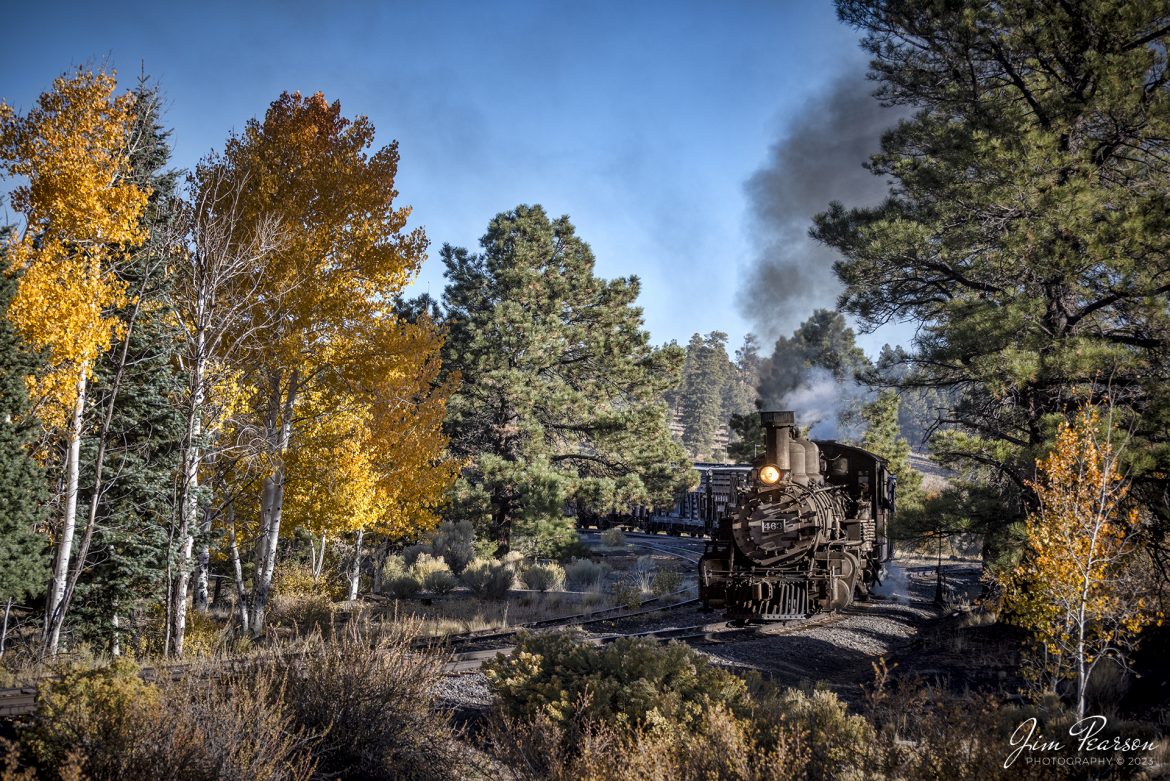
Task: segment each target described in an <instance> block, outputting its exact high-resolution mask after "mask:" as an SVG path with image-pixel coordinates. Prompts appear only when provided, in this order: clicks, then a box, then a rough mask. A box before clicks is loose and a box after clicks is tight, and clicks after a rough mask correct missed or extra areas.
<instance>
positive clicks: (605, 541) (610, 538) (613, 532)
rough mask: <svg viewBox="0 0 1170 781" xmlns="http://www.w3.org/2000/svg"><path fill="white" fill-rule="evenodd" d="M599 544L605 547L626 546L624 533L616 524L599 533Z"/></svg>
mask: <svg viewBox="0 0 1170 781" xmlns="http://www.w3.org/2000/svg"><path fill="white" fill-rule="evenodd" d="M601 544H602V545H604V546H605V547H607V548H624V547H626V533H625V532H624V531H622V530H621V529H620V528H618V527H617V526H615V527H613V528H612V529H606V530H605V531H603V532H602V533H601Z"/></svg>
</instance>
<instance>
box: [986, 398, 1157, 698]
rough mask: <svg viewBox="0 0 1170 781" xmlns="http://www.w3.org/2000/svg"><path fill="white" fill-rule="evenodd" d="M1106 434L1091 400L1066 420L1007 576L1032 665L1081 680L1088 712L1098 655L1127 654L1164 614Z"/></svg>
mask: <svg viewBox="0 0 1170 781" xmlns="http://www.w3.org/2000/svg"><path fill="white" fill-rule="evenodd" d="M1103 432H1104V433H1103ZM1109 432H1110V426H1109V425H1108V423H1107V422H1103V421H1102V419H1101V415H1100V412H1099V411H1098V409H1097V408H1096V407H1094V406H1092V405H1086V406H1085V407H1084V408H1083V409H1082V410H1081V411H1080V412H1079V413H1078V415H1077V417H1076V419H1075V420H1074V421H1073V422H1072V423H1071V424H1070V423H1062V424H1061V425H1060V427H1059V430H1058V432H1057V437H1056V444H1055V447H1054V448H1053V449H1052V452H1050V453H1049V454H1048V455H1047V456H1046V457H1044V458H1043V459H1041V460H1040V461H1039V462H1038V463H1037V470H1038V473H1039V477H1038V479H1037V480H1036V481H1034V482H1033V483H1031V486H1032V488H1033V490H1035V491H1036V496H1037V498H1038V500H1039V505H1040V509H1039V510H1037V511H1036V512H1034V513H1032V514H1031V515H1030V516H1029V517H1028V519H1027V549H1026V551H1025V554H1024V557H1023V559H1022V561H1021V562H1020V564H1019V565H1018V566H1017V567H1016V568H1015V569H1014V570H1013V571H1011V572H1010V573H1008V574H1007V575H1006V576H1005V577H1003V578H1002V579H1001V581H1000V585H1001V586H1002V587H1003V597H1002V598H1003V602H1004V607H1005V608H1006V610H1007V611H1008V612H1009V614H1010V615H1011V616H1012V618H1013V619H1014V621H1015V622H1016V623H1018V624H1020V625H1021V626H1023V627H1025V628H1027V629H1029V630H1031V632H1032V633H1033V636H1034V637H1035V639H1036V641H1037V643H1038V644H1039V647H1040V650H1041V651H1042V652H1043V653H1041V654H1039V655H1038V660H1037V663H1036V665H1035V667H1034V669H1033V670H1032V672H1033V673H1034V675H1035V676H1036V677H1037V678H1038V679H1041V680H1043V681H1045V682H1049V683H1053V684H1055V683H1056V682H1059V681H1060V680H1065V679H1071V680H1073V681H1075V683H1076V695H1077V696H1076V699H1077V704H1078V710H1079V711H1081V712H1082V714H1083V708H1084V690H1085V685H1086V683H1087V681H1088V677H1089V675H1090V674H1091V672H1092V669H1093V667H1094V666H1095V665H1096V664H1097V662H1098V661H1100V660H1101V659H1103V658H1107V657H1114V658H1115V659H1118V660H1119V661H1122V660H1123V659H1124V653H1125V651H1127V650H1128V649H1130V648H1131V647H1132V646H1133V644H1134V642H1135V640H1136V636H1137V635H1138V633H1140V632H1141V631H1142V629H1143V628H1145V627H1146V626H1148V625H1150V624H1151V623H1153V622H1155V621H1160V620H1161V616H1160V615H1159V614H1158V612H1157V610H1156V609H1155V607H1154V605H1153V601H1152V599H1151V598H1150V595H1151V591H1150V588H1149V587H1150V583H1151V581H1150V579H1149V577H1148V575H1149V566H1148V562H1146V561H1145V560H1144V557H1143V554H1142V551H1141V548H1140V546H1139V544H1138V540H1139V536H1138V535H1139V533H1140V529H1141V517H1140V513H1139V510H1138V508H1137V507H1135V506H1133V505H1132V503H1130V502H1127V497H1128V495H1129V483H1128V482H1127V481H1126V480H1125V479H1124V477H1123V476H1122V474H1121V473H1120V472H1119V470H1118V452H1117V450H1116V449H1115V448H1114V446H1113V443H1112V441H1111V438H1110V436H1109Z"/></svg>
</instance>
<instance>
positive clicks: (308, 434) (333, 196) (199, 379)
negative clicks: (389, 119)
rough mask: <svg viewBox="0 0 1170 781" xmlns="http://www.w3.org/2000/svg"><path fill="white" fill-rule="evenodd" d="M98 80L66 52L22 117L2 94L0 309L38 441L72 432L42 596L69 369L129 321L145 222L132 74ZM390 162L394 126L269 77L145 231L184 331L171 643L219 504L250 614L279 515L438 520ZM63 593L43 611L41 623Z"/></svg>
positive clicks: (436, 422) (72, 388) (60, 571)
mask: <svg viewBox="0 0 1170 781" xmlns="http://www.w3.org/2000/svg"><path fill="white" fill-rule="evenodd" d="M116 87H117V85H116V81H115V78H114V76H113V75H110V74H106V73H102V72H100V71H99V72H96V73H95V72H89V71H84V70H82V71H78V72H77V73H75V74H74V75H72V76H64V77H61V78H59V79H57V81H56V82H55V83H54V85H53V89H52V90H51V91H49V92H46V93H45V94H44V95H42V96H41V97H40V99H39V100H38V101H37V103H36V105H35V106H34V107H33V108H32V109H31V110H30V111H29V112H28V113H27V114H26V115H24V116H20V115H18V114H17V113H16V112H15V111H14V110H13V109H12V108H11V107H9V106H7V105H6V104H0V166H2V168H0V170H3V172H4V173H5V174H7V175H9V176H15V177H24V178H25V179H26V181H27V183H26V184H23V185H21V186H19V187H17V188H16V189H15V190H14V192H13V195H12V203H13V206H14V207H15V208H16V209H17V211H19V212H20V214H21V216H22V217H23V222H24V225H23V227H22V230H21V231H20V232H18V233H16V234H14V235H12V236H10V238H9V240H8V242H7V246H6V247H5V248H4V253H5V261H6V266H7V268H6V271H7V273H10V274H13V275H15V276H17V278H18V289H17V293H16V295H15V297H14V299H13V301H12V303H11V305H10V307H9V310H8V317H9V319H10V320H11V321H12V323H13V324H14V326H15V327H16V328H17V330H18V331H19V333H20V334H21V336H22V337H23V339H24V340H25V341H26V342H27V343H28V344H29V345H30V346H31V347H32V348H34V349H35V350H37V351H38V353H39V354H40V355H41V356H42V358H41V364H40V366H39V368H38V370H37V371H36V373H35V374H34V375H33V376H31V377H29V378H28V383H29V386H30V390H31V398H32V399H33V400H34V403H35V411H36V415H37V417H38V419H39V421H40V422H41V424H42V426H43V428H44V430H45V436H44V437H43V441H45V442H46V443H49V444H51V445H52V446H51V447H48V448H45V450H44V451H43V453H42V455H43V456H44V457H46V458H48V457H49V454H51V453H58V452H60V450H59V449H58V447H57V445H58V444H60V443H66V444H67V445H68V446H67V447H66V448H65V450H66V452H67V455H66V464H65V469H64V470H62V471H63V474H65V476H66V480H65V486H66V487H65V488H64V489H63V491H62V496H61V497H60V498H62V499H64V502H63V504H62V506H63V507H64V508H65V509H64V511H63V514H62V517H61V519H60V523H59V524H57V526H59V528H60V530H61V531H60V532H59V534H57V535H56V536H57V537H58V543H57V551H56V553H57V564H56V568H55V574H54V583H55V585H54V591H53V594H52V595H51V598H50V612H51V613H52V612H53V610H54V607H53V606H55V605H61V598H60V593H59V592H61V591H62V590H63V588H62V587H61V586H60V584H62V583H64V580H65V573H66V571H67V570H69V569H70V568H71V567H72V568H73V569H74V571H81V570H83V569H84V567H85V562H80V561H79V562H76V563H71V557H72V559H77V558H80V557H79V556H75V555H73V554H72V552H71V540H72V536H73V534H74V528H75V524H76V522H77V514H76V504H77V495H78V491H79V489H78V485H79V477H80V475H79V472H80V471H83V469H84V465H83V464H82V463H81V461H80V459H79V446H78V443H79V441H80V439H81V437H82V436H83V432H84V431H86V430H88V429H87V428H86V425H87V420H86V416H87V415H89V414H91V412H90V411H87V407H86V384H87V382H88V381H89V380H90V378H91V377H92V374H93V369H94V364H95V362H97V361H98V359H99V358H101V357H102V355H103V354H104V353H106V352H107V351H108V350H109V349H110V347H111V345H112V344H114V343H115V342H116V341H118V340H121V339H123V337H125V336H126V335H127V334H129V333H130V328H131V327H132V326H131V325H130V324H128V323H126V322H123V320H122V319H120V317H121V316H120V314H119V312H120V310H122V309H123V308H125V306H126V305H127V303H128V299H129V298H130V297H131V292H130V291H128V290H127V285H126V283H125V282H124V281H123V279H122V278H121V277H120V275H119V269H120V268H122V267H123V266H124V265H125V264H127V263H129V264H131V265H132V264H133V262H134V260H133V258H134V257H135V255H134V253H135V251H136V248H137V247H139V246H141V245H143V243H144V242H146V241H147V240H148V239H150V238H152V237H151V235H150V233H149V229H148V228H147V225H148V220H147V219H146V218H145V216H144V215H145V211H146V208H147V206H148V204H149V203H150V198H151V196H152V193H151V191H150V190H149V189H148V188H146V187H143V186H140V185H138V184H136V183H135V182H134V181H133V176H132V171H131V168H132V166H131V159H132V153H133V150H134V148H135V147H134V144H135V143H136V139H135V138H134V137H133V136H134V133H135V132H136V131H135V128H136V127H139V128H140V127H141V126H140V124H139V125H136V116H135V102H134V97H133V95H121V96H119V95H116V94H115V93H116ZM397 165H398V150H397V146H396V145H395V144H389V145H387V146H384V147H381V148H374V128H373V126H372V125H371V124H370V123H369V121H368V120H366V119H365V118H364V117H356V118H353V119H349V118H346V117H344V116H343V115H342V114H341V106H340V104H339V103H336V102H334V103H332V104H330V103H329V102H328V101H326V100H325V98H324V96H322V95H321V94H315V95H312V96H309V97H303V96H301V95H300V94H299V93H292V94H289V93H285V94H283V95H281V96H280V98H278V99H277V100H276V101H274V102H273V103H272V104H271V106H270V107H269V109H268V111H267V113H266V115H265V117H264V119H263V121H259V120H252V121H250V122H248V123H247V125H246V127H245V129H244V131H243V132H242V133H241V134H239V135H233V136H231V137H229V139H228V141H227V143H226V145H225V148H224V152H223V153H222V154H221V155H211V156H209V157H208V158H205V159H204V160H203V161H201V163H200V165H199V166H198V168H197V170H196V172H195V175H194V176H192V177H191V178H190V180H189V191H190V192H189V194H190V198H191V202H190V203H189V204H186V205H185V206H184V208H183V209H181V212H182V214H183V215H184V219H185V220H186V221H187V222H186V228H185V230H186V234H185V236H184V237H182V238H180V239H178V241H177V245H178V246H174V247H171V244H174V243H176V242H175V239H174V237H172V236H170V235H168V236H167V237H166V238H165V239H161V240H160V241H161V242H162V243H164V244H166V246H167V249H166V250H165V252H166V253H170V256H168V258H167V260H166V264H165V269H164V271H163V275H164V277H166V278H167V280H168V281H167V282H166V283H165V284H164V285H163V287H164V288H165V289H167V290H168V291H169V292H168V294H167V295H166V296H164V297H163V299H161V300H165V302H166V303H165V304H164V305H165V306H166V307H168V308H169V310H170V311H169V312H167V313H163V316H164V317H166V318H169V319H170V321H172V322H174V323H176V324H177V325H178V326H179V330H180V331H181V332H182V334H183V335H184V336H183V338H182V339H180V340H179V342H180V343H176V344H175V345H173V346H172V348H173V351H174V363H175V364H176V365H177V366H179V367H181V371H183V372H185V373H186V374H188V375H189V377H188V382H187V389H186V391H185V394H184V395H183V398H176V399H174V400H173V402H174V404H175V405H176V407H177V408H181V409H182V411H183V414H184V416H185V417H186V419H187V421H188V422H187V434H186V436H185V439H184V444H183V448H182V455H181V459H180V461H181V462H180V463H176V464H175V473H176V476H177V477H176V479H177V482H178V484H179V486H180V488H179V491H178V495H179V497H180V498H179V500H177V505H178V506H177V507H176V519H177V520H175V521H174V524H175V531H174V537H175V539H176V541H177V542H176V543H175V544H176V546H177V550H175V551H168V554H167V555H168V556H172V557H174V558H175V559H176V565H175V566H176V569H177V571H178V572H179V574H178V575H176V576H175V578H176V579H175V585H174V588H173V590H172V596H171V597H169V598H168V614H173V615H174V616H176V618H175V627H176V628H175V631H174V639H175V646H174V648H175V649H176V650H177V651H178V652H179V653H181V648H182V634H183V620H182V618H181V615H182V612H183V611H184V610H185V607H184V606H185V605H186V600H187V584H186V577H187V573H188V572H189V571H190V570H191V568H192V567H193V566H194V564H193V558H192V557H193V552H192V550H193V548H192V546H193V543H194V539H195V536H196V533H197V531H198V530H199V528H200V527H203V528H204V531H205V532H206V531H213V532H214V531H218V530H219V529H218V528H217V527H218V525H219V524H221V523H222V524H224V528H223V529H222V531H223V532H224V534H226V535H228V536H230V538H231V540H233V543H232V544H233V545H234V544H235V542H234V541H235V540H237V539H243V540H244V541H245V543H246V544H247V543H254V546H253V547H254V549H255V551H256V555H255V560H256V568H255V571H256V576H255V579H254V581H253V589H252V594H251V596H250V600H251V605H250V611H251V621H252V622H253V629H254V630H255V631H259V630H260V629H261V628H262V625H263V611H264V605H265V602H266V600H267V595H268V590H269V588H270V585H271V581H272V575H273V568H274V566H275V563H276V562H275V551H276V541H277V538H278V537H279V536H280V535H281V534H282V533H284V534H287V533H289V532H290V531H291V530H292V529H293V528H295V527H296V526H302V527H304V528H307V529H309V530H310V531H312V532H313V533H314V534H318V535H320V534H325V533H326V532H328V533H329V535H330V536H331V537H336V536H339V535H341V534H343V533H347V532H359V533H361V532H365V533H377V534H384V535H390V536H394V537H401V536H413V535H417V534H418V533H420V532H422V531H425V530H427V529H429V528H430V527H432V526H434V525H435V524H436V523H437V520H438V518H437V510H438V507H439V505H440V504H441V502H442V501H443V497H444V496H445V494H446V491H447V489H448V488H449V487H450V485H451V483H452V482H453V480H454V478H455V474H456V472H457V469H458V463H457V462H455V461H453V460H451V459H449V458H447V457H446V446H447V440H446V437H445V436H444V434H443V430H442V427H443V421H444V418H445V414H446V400H447V397H448V396H449V394H450V390H451V387H450V382H449V381H447V382H440V380H439V370H440V361H439V349H440V347H441V345H442V338H443V337H442V332H441V330H440V328H439V327H438V326H436V325H435V324H434V323H433V322H431V321H430V319H429V318H427V317H425V316H421V317H419V318H418V319H417V321H416V322H408V321H407V320H405V319H402V318H399V317H398V316H396V314H395V312H394V301H395V299H396V298H397V297H398V296H399V294H400V293H401V291H402V289H403V288H404V286H405V285H406V284H407V283H408V282H409V281H410V280H411V279H413V277H414V276H415V275H416V274H417V272H418V269H419V266H420V265H421V263H422V261H423V258H424V257H425V251H426V247H427V239H426V236H425V234H424V233H423V231H422V230H421V229H417V228H416V229H414V230H408V229H407V226H406V223H407V218H408V217H409V215H410V209H409V207H403V206H398V205H396V204H395V202H394V201H395V198H396V197H397V195H398V193H397V191H396V190H395V189H394V177H395V175H396V173H397ZM154 238H156V239H157V238H158V237H154ZM286 489H287V490H286ZM229 505H231V506H230V507H229ZM201 514H202V515H201ZM282 515H283V516H284V520H285V522H284V523H283V524H282ZM223 518H230V519H231V520H230V521H223V520H221V519H223ZM229 525H230V528H228V527H229ZM205 558H206V557H205ZM242 589H243V586H242V584H241V590H242ZM66 602H67V600H66ZM171 603H173V604H174V605H175V606H176V608H175V610H174V611H172V610H171V608H170V607H169V605H170V604H171ZM65 609H67V604H66V606H65V607H58V608H56V610H57V613H58V615H56V616H55V617H53V616H51V617H50V622H51V623H54V622H55V624H56V625H57V627H58V628H59V625H60V623H61V621H62V620H63V616H62V615H61V613H63V612H64V610H65ZM48 647H49V648H50V652H52V651H54V650H55V648H56V636H55V634H54V637H53V639H52V641H51V643H50V644H49V646H48Z"/></svg>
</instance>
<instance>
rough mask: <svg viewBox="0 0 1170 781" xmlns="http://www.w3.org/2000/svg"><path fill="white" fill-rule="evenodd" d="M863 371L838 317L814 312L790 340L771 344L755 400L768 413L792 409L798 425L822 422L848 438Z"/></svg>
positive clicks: (865, 364)
mask: <svg viewBox="0 0 1170 781" xmlns="http://www.w3.org/2000/svg"><path fill="white" fill-rule="evenodd" d="M868 368H869V359H868V358H866V356H865V352H864V351H863V350H862V349H861V348H860V347H858V346H857V343H856V340H855V337H854V333H853V329H852V328H850V327H849V326H848V324H847V323H846V322H845V318H844V317H843V316H842V315H841V313H840V312H835V311H833V310H830V309H818V310H816V311H815V312H813V313H812V315H811V316H810V317H809V318H808V320H806V321H804V322H803V323H801V324H800V327H798V328H797V329H796V331H794V332H793V334H792V336H791V337H785V336H781V337H780V338H779V339H777V340H776V344H775V346H774V348H773V349H772V355H771V356H770V357H769V358H768V359H767V360H765V361H763V362H762V364H761V366H760V370H759V383H760V384H759V395H760V399H761V401H762V403H763V404H764V406H765V407H766V408H769V409H780V408H782V407H788V408H796V409H795V411H796V412H797V413H798V416H799V417H804V418H806V420H804V421H799V422H801V423H802V425H806V426H810V427H811V426H812V425H813V424H815V423H816V422H818V421H819V420H827V421H828V422H829V423H832V424H835V425H837V426H839V427H841V428H843V429H846V430H847V431H849V432H852V430H853V429H854V428H856V417H857V414H858V410H859V409H860V405H861V403H862V401H863V399H864V396H865V392H864V390H863V389H862V388H861V387H860V386H859V385H858V383H857V378H858V377H859V376H860V375H861V374H863V373H864V372H865V371H866V370H867V369H868Z"/></svg>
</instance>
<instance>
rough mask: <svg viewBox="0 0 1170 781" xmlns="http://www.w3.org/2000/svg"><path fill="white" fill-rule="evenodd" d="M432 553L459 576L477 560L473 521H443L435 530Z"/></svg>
mask: <svg viewBox="0 0 1170 781" xmlns="http://www.w3.org/2000/svg"><path fill="white" fill-rule="evenodd" d="M431 552H432V553H434V554H435V555H436V556H440V557H442V559H443V560H444V561H446V562H447V566H449V567H450V568H451V571H452V572H454V573H455V574H456V575H458V574H459V573H461V572H463V570H465V569H467V565H468V564H470V563H471V562H472V561H473V560H474V559H475V526H473V525H472V523H471V521H443V522H442V523H440V524H439V527H438V528H437V529H435V536H434V538H433V539H432V540H431Z"/></svg>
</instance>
